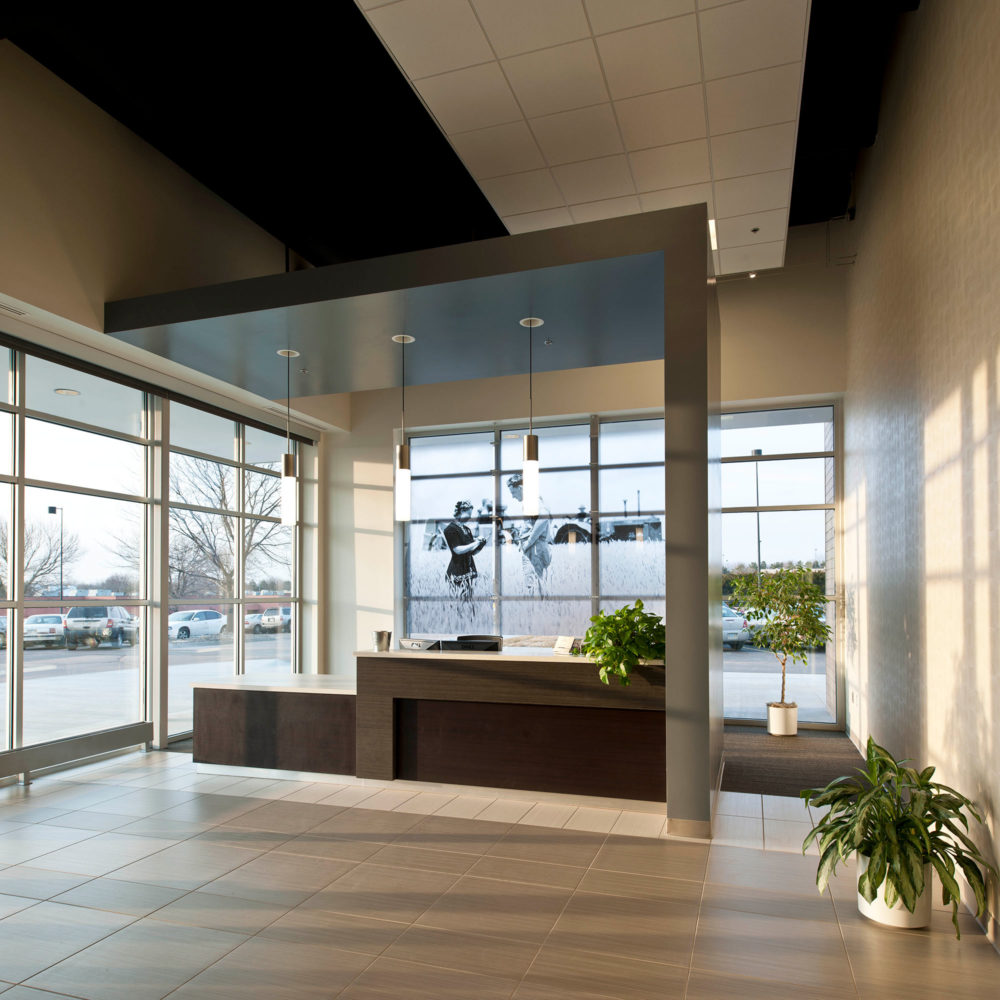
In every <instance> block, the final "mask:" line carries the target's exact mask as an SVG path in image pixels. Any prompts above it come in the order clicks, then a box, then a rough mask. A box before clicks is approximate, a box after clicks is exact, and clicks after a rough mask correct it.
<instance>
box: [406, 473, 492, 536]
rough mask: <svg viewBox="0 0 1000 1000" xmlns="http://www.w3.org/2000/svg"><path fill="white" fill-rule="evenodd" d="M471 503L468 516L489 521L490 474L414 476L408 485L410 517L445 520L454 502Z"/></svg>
mask: <svg viewBox="0 0 1000 1000" xmlns="http://www.w3.org/2000/svg"><path fill="white" fill-rule="evenodd" d="M460 502H465V503H470V504H472V514H471V517H472V520H473V521H478V522H479V523H480V524H483V523H489V520H490V515H491V514H492V513H493V477H492V476H463V477H456V478H454V479H415V480H414V481H413V483H412V484H411V488H410V505H411V511H412V516H413V519H414V520H416V521H423V520H425V519H431V518H433V519H436V520H444V521H447V520H449V519H450V518H452V517H453V516H454V515H455V507H456V504H458V503H460Z"/></svg>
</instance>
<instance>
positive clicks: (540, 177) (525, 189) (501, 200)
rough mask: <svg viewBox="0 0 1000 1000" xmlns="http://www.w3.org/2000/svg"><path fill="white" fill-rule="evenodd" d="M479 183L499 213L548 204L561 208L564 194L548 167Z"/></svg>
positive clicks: (518, 212)
mask: <svg viewBox="0 0 1000 1000" xmlns="http://www.w3.org/2000/svg"><path fill="white" fill-rule="evenodd" d="M479 187H480V188H481V189H482V192H483V194H485V195H486V197H487V198H489V200H490V204H491V205H492V206H493V207H494V208H495V209H496V213H497V215H501V216H503V215H521V214H523V213H525V212H538V211H541V210H542V209H545V208H561V207H562V206H563V205H564V204H565V202H564V200H563V196H562V194H561V193H560V191H559V188H557V187H556V182H555V181H554V180H553V179H552V174H551V173H550V172H549V171H548V170H528V171H526V172H525V173H523V174H507V175H506V176H504V177H492V178H490V179H488V180H485V181H480V183H479Z"/></svg>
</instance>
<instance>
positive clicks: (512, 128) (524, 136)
mask: <svg viewBox="0 0 1000 1000" xmlns="http://www.w3.org/2000/svg"><path fill="white" fill-rule="evenodd" d="M451 144H452V146H454V147H455V152H456V153H458V155H459V156H460V157H461V158H462V162H463V163H464V164H465V165H466V167H467V168H468V170H469V173H471V174H472V176H473V177H475V178H477V179H478V180H482V179H483V178H484V177H498V176H499V175H501V174H516V173H520V172H522V171H524V170H535V169H537V168H538V167H544V166H545V161H544V160H543V159H542V154H541V152H540V151H539V149H538V146H537V145H536V143H535V137H534V136H533V135H532V134H531V130H530V129H529V128H528V123H527V122H524V121H520V122H514V123H513V124H510V125H496V126H494V127H493V128H483V129H477V130H476V131H474V132H462V133H460V134H459V135H453V136H452V137H451Z"/></svg>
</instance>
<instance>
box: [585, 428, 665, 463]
mask: <svg viewBox="0 0 1000 1000" xmlns="http://www.w3.org/2000/svg"><path fill="white" fill-rule="evenodd" d="M597 440H598V452H597V454H598V461H599V462H600V463H601V465H624V464H626V463H628V462H662V461H663V449H664V444H663V420H662V419H655V420H619V421H614V422H611V423H602V424H601V429H600V433H599V435H598V439H597Z"/></svg>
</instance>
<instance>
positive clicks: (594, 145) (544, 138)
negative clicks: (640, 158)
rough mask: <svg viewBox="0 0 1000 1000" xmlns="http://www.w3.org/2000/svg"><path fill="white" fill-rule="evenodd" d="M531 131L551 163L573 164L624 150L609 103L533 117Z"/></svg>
mask: <svg viewBox="0 0 1000 1000" xmlns="http://www.w3.org/2000/svg"><path fill="white" fill-rule="evenodd" d="M531 130H532V131H533V132H534V133H535V138H536V139H537V140H538V145H539V146H541V148H542V154H543V155H544V157H545V159H546V160H547V161H548V162H549V163H572V162H573V161H574V160H591V159H594V158H595V157H597V156H611V155H613V154H614V153H620V152H622V141H621V136H619V134H618V123H617V122H616V121H615V115H614V112H613V111H612V110H611V105H610V104H598V105H596V106H595V107H592V108H581V109H580V110H579V111H563V112H562V113H561V114H558V115H547V116H545V117H544V118H533V119H532V120H531Z"/></svg>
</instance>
